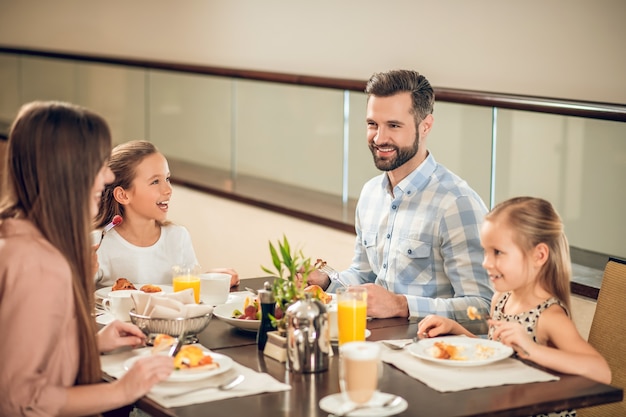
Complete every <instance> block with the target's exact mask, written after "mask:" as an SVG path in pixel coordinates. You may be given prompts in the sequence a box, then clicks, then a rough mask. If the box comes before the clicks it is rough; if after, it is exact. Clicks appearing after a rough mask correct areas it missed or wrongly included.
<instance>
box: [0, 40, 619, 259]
mask: <svg viewBox="0 0 626 417" xmlns="http://www.w3.org/2000/svg"><path fill="white" fill-rule="evenodd" d="M44 55H46V54H29V53H26V54H24V53H19V52H13V51H11V50H7V48H4V49H3V48H0V91H2V94H0V119H2V120H4V121H10V120H12V119H13V117H14V116H15V113H16V111H17V109H18V108H19V107H20V105H21V104H22V103H25V102H28V101H31V100H36V99H39V100H51V99H54V100H64V101H70V102H74V103H77V104H81V105H84V106H87V107H89V108H91V109H93V110H95V111H97V112H99V113H101V114H102V115H103V116H105V118H106V119H107V120H108V121H109V123H110V125H111V128H112V131H113V135H114V138H115V142H116V143H121V142H125V141H127V140H131V139H140V138H143V139H148V140H150V141H152V142H154V143H155V144H156V145H157V146H158V147H159V148H160V149H161V150H162V151H163V153H164V154H165V155H166V156H167V157H168V159H169V160H170V163H171V166H172V176H173V179H175V180H179V181H181V182H183V183H186V184H191V185H194V186H203V187H206V188H207V189H211V190H213V191H217V192H222V193H223V194H230V195H232V196H234V197H236V198H239V199H242V200H246V201H251V202H257V203H260V204H261V205H265V206H266V207H270V208H271V207H276V208H281V209H286V210H288V211H289V210H291V213H299V214H303V215H304V217H307V218H308V219H311V220H314V221H319V222H321V223H324V222H326V223H327V224H334V225H343V226H345V228H346V230H348V229H350V228H351V227H352V223H353V215H354V214H353V213H354V204H355V201H356V199H357V197H358V195H359V191H360V189H361V186H362V185H363V183H364V182H365V181H366V180H368V179H369V178H371V177H372V176H375V175H378V174H379V172H378V171H377V170H376V169H375V168H374V166H373V163H372V157H371V154H370V152H369V150H368V148H367V146H366V139H365V136H366V135H365V127H366V126H365V122H364V120H365V103H366V96H365V94H364V93H363V92H361V91H359V88H358V86H359V85H360V83H358V82H354V81H352V82H351V84H350V83H348V84H349V87H347V88H341V85H340V84H341V83H338V84H339V85H335V84H337V83H335V84H334V83H333V82H331V81H329V82H328V83H326V84H325V83H324V82H320V79H316V80H315V82H310V83H308V84H310V85H304V84H307V82H306V80H304V81H303V80H302V79H301V78H295V77H291V78H289V77H288V76H285V77H284V78H285V79H284V80H281V79H280V77H276V79H275V80H274V79H273V78H272V77H271V76H267V74H265V75H264V76H258V74H255V73H249V74H251V75H250V76H249V77H245V75H246V74H243V75H242V74H237V76H233V75H228V74H227V73H226V74H225V75H221V73H220V72H219V71H214V69H213V71H208V73H206V72H207V71H204V70H202V68H200V67H189V66H174V65H172V66H169V67H168V65H165V64H160V65H148V64H146V63H145V62H144V63H137V62H134V61H128V60H126V61H124V60H121V61H119V62H113V63H112V62H111V61H110V60H107V59H102V60H101V59H99V58H88V59H82V58H79V57H75V56H69V57H68V56H54V54H49V56H44ZM199 68H200V70H199ZM216 74H217V75H216ZM292 78H293V79H292ZM294 80H295V81H294ZM362 85H364V81H363V82H362ZM361 90H362V88H361ZM436 92H437V97H438V99H437V103H436V105H435V111H434V118H435V124H434V128H433V130H432V132H431V134H430V136H429V137H428V142H427V146H428V148H429V150H430V151H431V152H432V153H433V155H434V156H435V158H436V159H437V161H438V162H440V163H442V164H444V165H446V166H447V167H448V168H450V169H451V170H452V171H454V172H456V173H457V174H458V175H459V176H461V177H462V178H464V179H466V180H467V181H468V182H469V184H470V185H471V186H472V187H473V188H474V189H475V190H476V191H477V192H478V193H479V194H480V196H481V197H482V198H483V199H484V201H485V202H486V204H487V205H488V206H491V205H493V204H494V203H497V202H499V201H501V200H504V199H506V198H508V197H512V196H516V195H533V196H540V197H544V198H546V199H548V200H550V201H552V202H553V203H554V204H555V206H556V207H557V209H558V210H559V212H560V213H561V214H562V216H563V220H564V222H565V225H566V231H567V234H568V237H569V239H570V244H571V245H572V246H574V247H576V248H579V249H581V250H583V251H590V252H593V253H601V254H610V255H614V256H619V257H626V244H625V242H626V240H625V238H624V236H626V222H621V220H620V219H621V214H622V213H625V212H626V198H624V196H623V192H622V191H621V190H622V185H621V183H622V181H623V179H624V178H626V116H625V115H626V106H615V105H602V104H597V105H591V106H587V105H586V104H585V103H580V105H577V104H576V103H574V105H573V107H572V108H573V109H575V110H576V111H573V112H571V113H566V114H575V115H574V116H572V115H563V114H558V113H559V111H560V110H559V109H562V106H560V107H559V106H557V107H558V108H556V109H553V108H552V107H551V103H553V102H552V101H550V100H545V99H537V100H534V101H533V100H530V99H529V100H521V101H520V102H519V103H517V102H516V101H515V100H506V104H503V105H493V103H497V100H495V101H493V100H492V101H489V100H487V101H485V100H482V99H476V98H473V99H468V100H466V102H465V103H461V102H459V100H458V97H455V98H450V97H451V96H450V92H449V90H442V89H440V90H437V89H436ZM440 93H441V94H440ZM503 97H504V96H503ZM468 103H469V104H468ZM561 104H562V102H561ZM570 104H571V103H570ZM516 108H517V109H516ZM519 109H524V110H519ZM579 113H580V114H579Z"/></svg>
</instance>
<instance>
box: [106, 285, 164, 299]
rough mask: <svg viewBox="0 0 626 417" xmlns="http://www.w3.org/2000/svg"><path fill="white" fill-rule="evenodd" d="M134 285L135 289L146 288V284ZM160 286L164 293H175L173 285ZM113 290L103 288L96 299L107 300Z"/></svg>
mask: <svg viewBox="0 0 626 417" xmlns="http://www.w3.org/2000/svg"><path fill="white" fill-rule="evenodd" d="M133 285H135V287H137V289H139V288H141V287H142V286H144V285H145V284H133ZM155 285H156V284H155ZM158 286H159V287H161V289H162V290H163V292H166V293H172V292H174V287H172V286H171V285H158ZM112 289H113V287H103V288H100V289H99V290H96V292H95V293H94V294H95V295H96V298H107V297H108V296H109V293H110V292H111V290H112ZM152 294H154V293H152Z"/></svg>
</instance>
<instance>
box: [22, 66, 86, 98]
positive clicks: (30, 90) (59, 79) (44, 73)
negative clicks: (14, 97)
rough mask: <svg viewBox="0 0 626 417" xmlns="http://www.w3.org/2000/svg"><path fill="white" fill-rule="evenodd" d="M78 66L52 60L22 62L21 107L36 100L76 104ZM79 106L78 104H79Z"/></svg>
mask: <svg viewBox="0 0 626 417" xmlns="http://www.w3.org/2000/svg"><path fill="white" fill-rule="evenodd" d="M77 79H78V64H77V63H75V62H73V61H62V60H58V59H51V58H33V57H22V58H21V60H20V83H19V85H20V101H21V102H20V105H21V104H24V103H28V102H30V101H34V100H59V101H68V102H70V103H76V100H77V94H76V90H77V85H76V80H77ZM77 104H78V103H77Z"/></svg>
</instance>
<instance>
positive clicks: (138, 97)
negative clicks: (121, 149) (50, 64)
mask: <svg viewBox="0 0 626 417" xmlns="http://www.w3.org/2000/svg"><path fill="white" fill-rule="evenodd" d="M145 78H146V72H145V71H144V70H141V69H135V68H124V67H120V66H116V65H106V64H83V63H81V64H79V65H78V67H77V73H76V80H75V85H76V98H75V99H74V100H73V102H74V103H76V104H80V105H82V106H85V107H87V108H88V109H91V110H93V111H95V112H97V113H100V114H102V115H103V116H104V117H105V118H106V120H107V122H108V123H109V127H110V128H111V135H112V136H113V143H114V144H119V143H123V142H127V141H129V140H134V139H147V134H146V106H145V96H146V93H145V84H146V83H145Z"/></svg>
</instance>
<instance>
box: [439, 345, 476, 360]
mask: <svg viewBox="0 0 626 417" xmlns="http://www.w3.org/2000/svg"><path fill="white" fill-rule="evenodd" d="M462 351H463V347H459V346H455V345H453V344H450V343H446V342H435V343H433V346H432V347H431V349H430V354H431V355H432V356H433V358H436V359H450V360H453V361H464V360H467V358H466V357H464V356H462V355H461V353H462Z"/></svg>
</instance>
